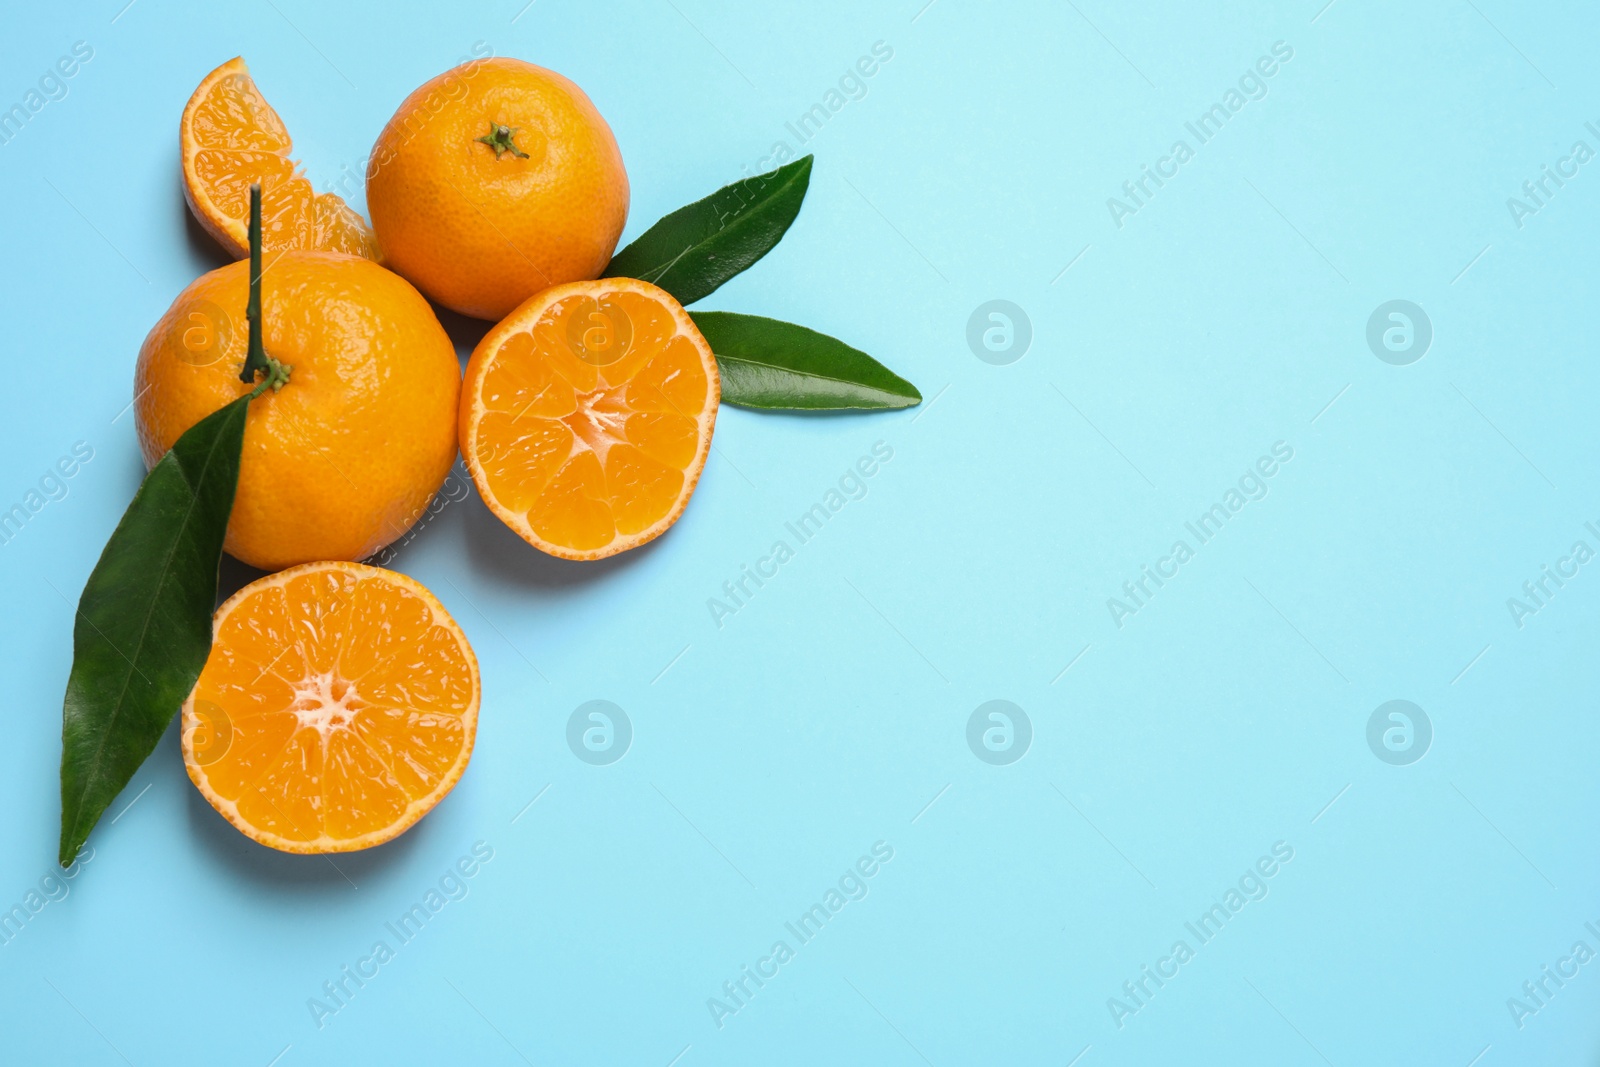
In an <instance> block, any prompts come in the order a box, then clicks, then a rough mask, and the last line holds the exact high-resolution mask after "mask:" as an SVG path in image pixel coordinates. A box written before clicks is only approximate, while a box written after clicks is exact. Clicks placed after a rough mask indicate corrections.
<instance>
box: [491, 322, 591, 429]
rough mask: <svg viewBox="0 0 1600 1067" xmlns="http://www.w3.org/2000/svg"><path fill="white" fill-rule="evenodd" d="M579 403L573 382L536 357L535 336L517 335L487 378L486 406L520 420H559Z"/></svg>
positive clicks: (512, 336)
mask: <svg viewBox="0 0 1600 1067" xmlns="http://www.w3.org/2000/svg"><path fill="white" fill-rule="evenodd" d="M575 404H576V400H575V393H574V391H573V387H572V384H571V382H570V381H569V380H568V379H567V378H565V377H563V376H562V375H560V374H558V373H557V372H556V369H555V367H554V366H552V365H551V362H550V361H549V360H543V359H537V358H535V357H534V355H533V335H532V334H528V333H514V334H512V335H511V337H510V338H508V339H507V340H506V343H505V344H503V345H501V346H500V357H499V358H498V359H496V360H495V362H494V365H493V366H492V367H490V368H489V372H488V373H487V374H485V375H484V378H483V406H484V407H485V408H487V409H488V410H489V411H497V412H503V413H505V414H507V415H514V416H516V417H517V418H519V419H521V418H527V417H533V418H540V417H544V418H559V417H560V416H562V415H570V414H572V412H573V409H574V406H575Z"/></svg>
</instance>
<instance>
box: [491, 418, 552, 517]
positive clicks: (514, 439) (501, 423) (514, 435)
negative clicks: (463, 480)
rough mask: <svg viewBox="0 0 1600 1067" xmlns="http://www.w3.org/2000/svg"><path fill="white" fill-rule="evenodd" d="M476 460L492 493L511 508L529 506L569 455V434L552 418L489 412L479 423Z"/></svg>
mask: <svg viewBox="0 0 1600 1067" xmlns="http://www.w3.org/2000/svg"><path fill="white" fill-rule="evenodd" d="M479 433H480V435H481V440H482V441H483V445H482V447H481V448H480V450H479V452H478V461H479V462H480V463H482V464H483V471H484V475H485V476H486V477H487V478H488V479H489V484H490V485H492V486H494V491H495V496H496V497H498V498H499V500H500V502H501V503H502V504H504V505H505V506H506V507H508V508H511V509H512V510H513V511H521V512H525V511H527V510H528V509H529V508H531V507H533V502H534V501H535V500H537V499H538V498H539V494H540V493H542V492H543V491H544V487H545V486H547V485H549V484H550V481H551V479H553V478H554V477H555V476H556V474H557V472H559V471H560V470H561V467H562V465H563V464H565V463H566V461H567V457H569V456H570V455H572V447H573V434H572V430H571V429H570V428H568V426H567V424H566V423H564V422H558V421H557V420H555V419H541V418H533V417H531V416H524V417H523V418H521V419H517V418H514V417H512V416H510V415H503V414H500V413H499V412H491V413H489V414H487V415H485V416H484V417H483V422H481V423H480V424H479Z"/></svg>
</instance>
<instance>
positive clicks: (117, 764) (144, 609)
mask: <svg viewBox="0 0 1600 1067" xmlns="http://www.w3.org/2000/svg"><path fill="white" fill-rule="evenodd" d="M257 392H260V390H259V389H257ZM254 395H255V394H251V395H250V396H241V397H240V398H239V399H237V400H235V401H233V402H232V403H230V404H229V405H228V406H227V407H224V408H222V409H221V410H220V411H216V412H214V413H212V414H211V415H208V416H206V417H205V418H204V419H201V420H200V421H199V422H197V423H195V425H194V426H192V427H190V428H189V430H188V431H187V432H185V433H184V435H183V436H182V437H180V438H178V441H177V443H176V444H175V445H173V446H172V450H171V451H170V452H168V453H167V454H166V455H165V456H163V457H162V458H161V462H159V463H157V464H156V465H155V467H154V468H153V469H152V470H151V471H150V473H149V475H148V476H146V478H145V480H144V484H143V485H141V486H140V487H139V492H138V493H137V494H135V496H134V498H133V503H131V504H129V505H128V510H127V512H126V513H125V514H124V515H123V516H122V521H121V522H120V523H118V524H117V529H116V532H115V533H113V534H112V535H111V540H110V541H109V542H107V544H106V547H105V551H104V552H102V553H101V555H100V562H99V563H97V564H95V568H94V571H93V573H91V574H90V575H89V582H88V584H87V585H86V586H85V587H84V590H83V597H82V599H81V600H79V602H78V615H77V621H76V622H75V624H74V626H73V633H72V645H73V655H72V674H71V676H70V677H69V678H68V679H67V698H66V704H65V707H64V708H63V710H62V715H61V854H60V862H61V865H62V866H66V865H67V864H69V863H71V862H72V860H73V857H74V856H76V855H77V854H78V849H79V848H81V847H82V846H83V843H84V841H85V840H87V839H88V837H89V831H90V830H92V829H94V825H95V823H96V822H97V821H99V819H100V816H101V815H102V814H104V812H105V810H106V808H107V807H108V806H109V805H110V804H111V802H112V800H114V799H115V798H116V795H117V794H118V793H119V792H121V791H122V788H123V786H125V785H127V784H128V781H129V779H131V778H132V777H133V774H134V772H135V771H137V770H138V769H139V765H140V764H141V763H143V762H144V761H145V757H147V756H149V755H150V753H151V752H152V751H153V750H154V749H155V747H156V742H157V741H159V740H160V739H161V734H162V732H163V731H164V730H166V728H167V723H169V722H171V721H172V716H173V713H174V712H176V711H177V710H178V708H179V707H180V706H182V704H183V702H184V700H185V699H186V698H187V697H188V695H189V692H190V690H192V689H193V688H194V684H195V681H196V680H197V679H198V678H199V677H200V670H201V668H203V667H204V666H205V663H206V657H207V656H208V655H210V653H211V613H212V611H213V610H214V609H215V607H216V602H217V567H218V564H219V562H220V561H221V558H222V540H223V535H224V534H226V533H227V529H228V515H229V513H230V512H231V511H232V510H233V496H234V492H235V490H236V489H237V488H238V483H239V458H240V454H241V453H242V451H243V449H244V425H245V415H246V413H247V411H248V410H249V404H250V400H251V398H252V397H253V396H254Z"/></svg>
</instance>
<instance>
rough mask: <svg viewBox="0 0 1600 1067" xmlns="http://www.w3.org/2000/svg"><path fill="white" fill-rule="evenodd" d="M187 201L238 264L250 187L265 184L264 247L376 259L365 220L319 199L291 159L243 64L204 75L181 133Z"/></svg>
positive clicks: (234, 62)
mask: <svg viewBox="0 0 1600 1067" xmlns="http://www.w3.org/2000/svg"><path fill="white" fill-rule="evenodd" d="M178 144H179V147H180V149H181V150H182V153H183V195H184V197H185V199H187V200H188V201H189V207H190V208H192V209H193V211H194V215H195V218H197V219H199V220H200V224H201V225H202V226H204V227H205V228H206V230H207V231H208V232H209V233H210V234H211V236H213V237H215V238H216V239H217V240H218V241H220V242H221V243H222V246H223V247H224V248H226V249H227V250H228V251H229V253H231V254H232V255H233V258H235V259H243V258H244V257H245V256H247V255H249V254H250V236H249V223H250V185H251V183H252V182H260V183H261V203H262V205H263V214H262V218H261V247H262V248H263V249H265V250H266V251H268V252H279V251H283V250H285V249H290V248H301V249H312V250H317V251H323V252H346V253H349V254H350V255H353V256H365V257H366V258H367V259H379V258H381V257H380V256H379V255H378V242H377V239H376V238H375V237H373V235H372V227H370V226H368V225H367V220H366V219H364V218H362V217H361V216H360V215H358V214H357V213H356V212H355V211H353V210H352V209H351V208H350V206H349V205H347V204H346V203H345V202H344V200H343V199H341V198H340V197H338V196H336V195H335V194H333V193H318V192H316V191H314V190H313V189H312V188H311V183H310V182H309V181H307V180H306V179H305V178H304V177H302V176H301V175H300V173H299V164H297V163H295V161H294V160H292V159H290V158H289V151H290V149H292V148H293V147H294V145H293V143H292V142H291V141H290V140H289V131H288V130H287V129H285V128H284V125H283V120H282V119H280V118H279V117H278V113H277V112H276V111H274V110H272V105H270V104H268V103H267V101H266V98H265V97H263V96H262V95H261V91H260V90H259V89H257V88H256V83H255V82H254V81H253V80H252V79H251V77H250V70H249V68H247V67H246V66H245V65H244V60H243V59H242V58H239V57H238V56H235V57H234V58H233V59H230V60H228V61H227V62H226V63H224V64H222V66H220V67H218V68H217V69H216V70H214V71H212V72H211V73H210V74H207V75H206V76H205V78H204V79H203V80H202V81H201V82H200V85H199V86H198V87H197V88H196V89H195V91H194V95H192V96H191V97H189V103H188V104H187V105H186V106H185V107H184V109H183V119H182V122H181V124H180V125H179V128H178Z"/></svg>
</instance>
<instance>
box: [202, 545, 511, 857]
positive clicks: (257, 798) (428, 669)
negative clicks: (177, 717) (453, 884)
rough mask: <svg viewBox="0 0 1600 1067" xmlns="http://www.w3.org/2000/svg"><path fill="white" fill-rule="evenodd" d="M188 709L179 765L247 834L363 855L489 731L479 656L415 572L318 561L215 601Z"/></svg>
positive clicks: (394, 832) (438, 791)
mask: <svg viewBox="0 0 1600 1067" xmlns="http://www.w3.org/2000/svg"><path fill="white" fill-rule="evenodd" d="M213 634H214V636H213V643H212V647H211V655H210V658H209V659H207V660H206V665H205V668H204V670H202V671H201V672H200V679H199V681H198V682H197V683H196V684H195V687H194V691H193V692H192V693H190V695H189V699H188V700H187V701H186V702H185V703H184V707H183V731H182V744H183V762H184V764H185V766H186V767H187V768H188V770H189V777H190V779H191V780H192V781H193V782H194V784H195V787H196V788H198V789H199V790H200V792H201V794H202V795H203V796H204V797H205V798H206V800H207V801H209V802H210V804H211V806H212V807H214V808H216V809H217V811H218V812H220V813H221V814H222V815H223V817H225V818H226V819H227V820H228V821H229V822H231V823H233V825H234V826H235V827H236V828H237V829H238V830H239V832H240V833H242V834H244V835H245V836H246V837H249V838H251V839H252V840H255V841H257V842H259V843H261V844H263V845H267V846H268V847H270V848H275V849H278V850H280V851H282V852H301V853H322V852H352V851H355V850H356V849H363V848H370V847H371V846H373V845H379V844H382V843H383V842H385V841H388V840H390V839H391V838H393V837H396V836H398V835H399V834H401V833H402V832H404V831H405V830H406V829H408V828H409V827H411V826H412V825H413V824H414V823H416V821H417V820H418V819H420V818H422V817H423V816H424V815H426V814H427V813H428V812H429V811H430V810H431V809H432V808H433V806H434V805H435V804H437V803H438V802H439V801H440V800H441V799H443V797H444V796H445V794H446V793H448V792H450V790H451V789H452V788H453V787H454V786H455V784H456V782H457V781H458V780H460V778H461V774H462V772H463V771H464V770H466V766H467V760H468V759H470V758H471V756H472V745H473V740H474V738H475V736H476V734H477V728H478V701H479V696H480V688H479V681H478V661H477V659H476V657H474V655H473V653H472V647H471V646H470V645H469V644H468V643H467V638H466V635H465V634H463V633H462V632H461V628H460V627H459V626H457V625H456V623H455V621H454V620H453V619H451V617H450V615H449V613H448V612H446V611H445V609H444V607H443V605H441V604H440V603H439V601H438V600H436V599H435V598H434V596H433V594H432V593H430V592H428V591H427V590H426V589H424V588H423V587H422V586H421V585H419V584H418V583H417V582H415V581H413V580H412V579H410V578H407V577H406V576H404V575H401V574H396V573H394V572H392V571H386V570H382V569H380V568H377V567H368V566H366V565H364V564H360V563H307V564H304V565H302V566H299V567H292V568H290V569H289V570H286V571H282V572H280V573H278V574H273V575H269V576H268V577H265V578H262V579H260V580H259V581H256V582H253V583H251V584H250V585H247V586H245V587H244V588H243V589H241V590H239V592H238V593H236V594H234V595H233V596H232V597H230V598H229V599H228V600H227V601H226V602H225V603H224V604H223V605H222V607H220V608H218V609H217V613H216V616H215V619H214V621H213Z"/></svg>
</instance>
